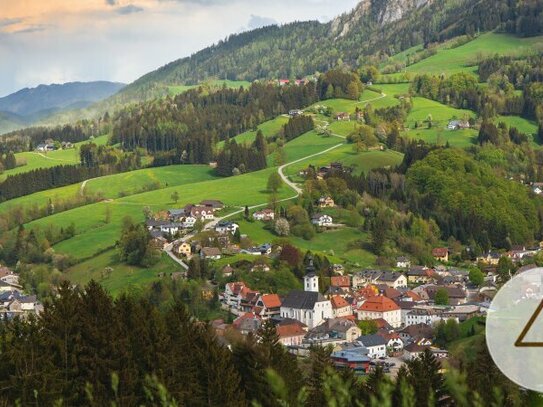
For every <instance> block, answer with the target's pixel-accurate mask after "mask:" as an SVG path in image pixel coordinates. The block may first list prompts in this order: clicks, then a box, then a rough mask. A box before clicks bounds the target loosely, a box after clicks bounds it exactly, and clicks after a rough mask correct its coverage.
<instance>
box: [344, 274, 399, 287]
mask: <svg viewBox="0 0 543 407" xmlns="http://www.w3.org/2000/svg"><path fill="white" fill-rule="evenodd" d="M352 284H353V288H361V287H364V286H365V285H367V284H386V285H387V286H389V287H392V288H396V289H397V288H401V287H407V278H406V277H405V275H403V274H402V273H398V272H395V271H382V270H363V271H359V272H358V273H355V274H354V275H353V283H352Z"/></svg>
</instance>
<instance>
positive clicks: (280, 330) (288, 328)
mask: <svg viewBox="0 0 543 407" xmlns="http://www.w3.org/2000/svg"><path fill="white" fill-rule="evenodd" d="M275 329H276V330H277V335H279V337H280V338H291V337H293V336H305V334H306V332H305V331H304V330H303V328H302V327H301V326H300V325H299V324H288V325H278V326H277V327H276V328H275Z"/></svg>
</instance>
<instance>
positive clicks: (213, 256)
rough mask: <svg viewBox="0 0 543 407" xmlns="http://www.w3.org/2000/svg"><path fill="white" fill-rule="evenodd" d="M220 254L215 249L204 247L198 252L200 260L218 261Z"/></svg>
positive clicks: (217, 249)
mask: <svg viewBox="0 0 543 407" xmlns="http://www.w3.org/2000/svg"><path fill="white" fill-rule="evenodd" d="M221 254H222V253H221V250H220V249H219V248H217V247H204V248H202V250H201V251H200V256H201V257H202V259H209V260H220V259H221Z"/></svg>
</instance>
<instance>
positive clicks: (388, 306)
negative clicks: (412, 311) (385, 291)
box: [356, 296, 402, 328]
mask: <svg viewBox="0 0 543 407" xmlns="http://www.w3.org/2000/svg"><path fill="white" fill-rule="evenodd" d="M356 313H357V315H358V319H359V320H367V319H378V318H382V319H384V320H385V321H387V322H388V323H389V324H390V325H391V326H392V327H394V328H398V327H400V326H401V324H402V313H401V309H400V307H399V306H398V305H397V304H396V303H395V302H394V301H392V300H391V299H389V298H386V297H383V296H376V297H371V298H368V299H367V300H366V301H364V303H363V304H362V305H361V306H360V307H359V308H358V309H357V310H356Z"/></svg>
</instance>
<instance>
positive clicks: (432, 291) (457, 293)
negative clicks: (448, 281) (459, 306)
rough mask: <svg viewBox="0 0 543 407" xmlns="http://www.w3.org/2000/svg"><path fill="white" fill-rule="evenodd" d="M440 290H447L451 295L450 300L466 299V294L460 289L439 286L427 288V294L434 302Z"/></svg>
mask: <svg viewBox="0 0 543 407" xmlns="http://www.w3.org/2000/svg"><path fill="white" fill-rule="evenodd" d="M440 289H444V290H446V291H447V294H448V295H449V298H466V292H465V291H464V290H463V289H462V288H460V287H455V286H437V285H432V286H429V287H426V292H427V293H428V297H430V299H431V300H433V299H434V298H435V296H436V293H437V291H438V290H440Z"/></svg>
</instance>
